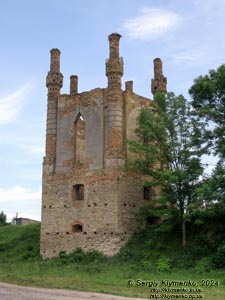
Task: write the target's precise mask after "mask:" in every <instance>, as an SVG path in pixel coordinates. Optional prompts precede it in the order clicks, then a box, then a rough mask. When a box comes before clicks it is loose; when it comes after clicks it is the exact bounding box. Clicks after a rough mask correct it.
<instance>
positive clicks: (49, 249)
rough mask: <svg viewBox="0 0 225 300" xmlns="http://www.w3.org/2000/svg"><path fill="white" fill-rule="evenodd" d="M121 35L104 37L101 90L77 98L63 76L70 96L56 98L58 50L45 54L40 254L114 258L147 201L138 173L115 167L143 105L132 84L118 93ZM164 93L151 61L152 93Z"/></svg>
mask: <svg viewBox="0 0 225 300" xmlns="http://www.w3.org/2000/svg"><path fill="white" fill-rule="evenodd" d="M120 37H121V36H120V35H119V34H117V33H113V34H111V35H109V59H107V61H106V76H107V78H108V86H107V87H106V88H96V89H93V90H91V91H89V92H83V93H79V92H78V77H77V76H76V75H72V76H71V77H70V94H68V95H66V94H61V93H60V89H61V88H62V85H63V75H62V74H61V73H60V51H59V50H58V49H52V50H51V63H50V71H49V72H48V75H47V79H46V85H47V88H48V109H47V129H46V153H45V157H44V162H43V188H42V224H41V255H42V257H44V258H47V257H53V256H56V255H58V253H59V252H60V251H66V252H67V253H69V252H71V251H73V250H74V249H75V248H77V247H81V248H83V249H84V250H91V249H96V250H98V251H102V252H103V253H105V254H107V255H113V254H115V253H117V252H118V251H119V249H120V248H121V247H122V246H123V245H125V243H126V242H127V241H128V239H129V238H130V236H131V234H132V232H133V231H134V229H135V221H134V214H132V212H133V211H136V210H137V209H138V207H139V206H140V205H142V204H143V203H144V201H145V198H146V191H144V192H143V186H142V184H141V178H140V175H139V174H136V173H132V172H129V173H127V172H125V171H124V169H123V168H122V166H123V164H124V162H125V161H126V159H127V158H129V157H132V155H133V154H132V153H131V152H130V151H129V149H128V145H127V143H126V140H128V139H135V133H134V129H135V127H136V118H137V116H138V113H139V110H140V108H141V107H142V106H146V105H149V102H150V101H151V100H150V99H147V98H145V97H141V96H139V95H137V94H135V93H134V91H133V82H132V81H128V82H126V83H125V90H122V88H121V78H122V76H123V59H122V57H120V56H119V40H120ZM157 91H161V92H165V91H166V78H165V77H164V76H163V73H162V62H161V60H160V59H159V58H156V59H155V60H154V79H152V93H153V95H154V93H156V92H157Z"/></svg>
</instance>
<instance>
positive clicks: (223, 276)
mask: <svg viewBox="0 0 225 300" xmlns="http://www.w3.org/2000/svg"><path fill="white" fill-rule="evenodd" d="M39 230H40V226H39V225H36V224H35V225H27V226H5V227H0V281H3V282H9V283H15V284H20V285H29V286H37V287H48V288H50V287H53V288H66V289H74V290H83V291H95V292H104V293H112V294H118V295H125V296H133V297H143V298H149V295H150V288H149V287H140V286H128V280H130V279H132V280H134V282H136V281H137V280H138V279H141V280H142V281H151V280H156V281H161V280H163V279H167V280H179V281H180V280H189V279H190V280H192V281H197V282H198V284H201V280H202V279H214V280H218V281H219V287H217V286H211V287H202V289H203V294H204V299H206V300H207V299H208V300H211V299H215V300H222V299H225V269H224V268H221V270H219V271H218V270H210V269H209V268H208V269H207V261H205V262H204V260H202V261H201V263H199V264H197V263H196V262H192V264H193V266H192V267H187V265H188V264H190V260H191V253H184V254H182V255H183V256H182V255H181V254H180V252H179V251H178V250H179V243H176V236H173V243H171V245H168V242H167V247H166V248H165V246H164V249H163V248H162V244H160V243H158V244H157V239H155V241H154V242H155V250H154V249H153V248H152V245H151V244H150V239H149V237H148V239H147V236H146V234H145V239H146V240H144V236H141V235H140V236H138V237H136V238H134V239H133V240H132V241H131V242H130V243H129V245H128V247H126V248H124V249H123V250H122V251H121V253H120V254H119V255H117V256H115V257H113V258H107V257H105V256H104V255H102V254H100V253H98V252H96V251H92V252H89V253H84V252H83V251H82V250H81V249H77V250H76V251H74V252H73V253H72V254H71V255H69V256H68V255H65V253H63V252H62V253H61V254H60V257H59V258H55V259H51V260H46V261H42V260H41V259H40V258H39V255H38V253H39ZM140 239H141V240H143V242H142V244H141V243H140ZM170 239H171V237H170ZM147 242H148V243H149V248H147V249H146V243H147ZM164 245H165V244H164ZM179 255H180V257H179ZM185 255H186V260H187V261H186V262H184V261H183V266H182V265H181V261H182V259H183V260H184V257H185ZM173 257H174V261H177V262H179V263H177V266H175V264H174V262H173V261H172V259H170V260H169V258H173ZM185 263H186V267H185Z"/></svg>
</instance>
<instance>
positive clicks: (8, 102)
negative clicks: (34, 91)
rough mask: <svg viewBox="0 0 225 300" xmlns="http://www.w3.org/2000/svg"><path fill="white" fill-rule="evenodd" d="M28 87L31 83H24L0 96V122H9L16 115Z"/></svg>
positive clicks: (19, 110)
mask: <svg viewBox="0 0 225 300" xmlns="http://www.w3.org/2000/svg"><path fill="white" fill-rule="evenodd" d="M30 89H31V83H26V84H24V85H23V86H21V87H20V88H19V89H17V90H16V91H15V92H12V93H10V94H9V95H6V96H3V97H1V98H0V124H7V123H11V122H13V121H14V120H15V119H16V118H17V117H18V115H19V114H20V112H21V109H22V105H23V103H24V101H25V100H26V97H27V94H28V92H29V91H30Z"/></svg>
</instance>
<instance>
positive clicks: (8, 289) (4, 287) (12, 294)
mask: <svg viewBox="0 0 225 300" xmlns="http://www.w3.org/2000/svg"><path fill="white" fill-rule="evenodd" d="M90 299H92V300H144V299H140V298H128V297H121V296H112V295H106V294H98V293H86V292H77V291H71V290H61V289H42V288H31V287H25V286H17V285H12V284H8V283H1V282H0V300H90Z"/></svg>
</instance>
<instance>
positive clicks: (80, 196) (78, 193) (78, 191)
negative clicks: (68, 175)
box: [73, 184, 84, 200]
mask: <svg viewBox="0 0 225 300" xmlns="http://www.w3.org/2000/svg"><path fill="white" fill-rule="evenodd" d="M73 199H74V200H84V185H83V184H75V185H74V186H73Z"/></svg>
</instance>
